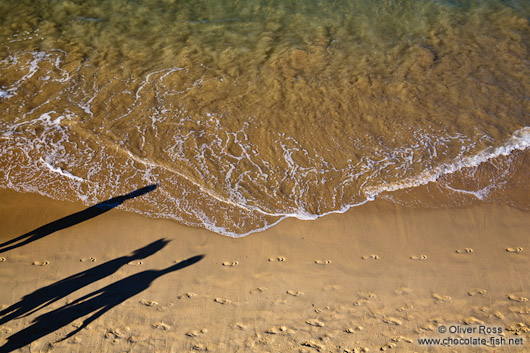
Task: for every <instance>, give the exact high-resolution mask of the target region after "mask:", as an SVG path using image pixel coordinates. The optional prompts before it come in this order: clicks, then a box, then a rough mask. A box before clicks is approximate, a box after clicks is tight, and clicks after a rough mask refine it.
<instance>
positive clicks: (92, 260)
mask: <svg viewBox="0 0 530 353" xmlns="http://www.w3.org/2000/svg"><path fill="white" fill-rule="evenodd" d="M79 261H80V262H87V261H88V262H96V258H95V257H89V258H86V257H84V258H82V259H79Z"/></svg>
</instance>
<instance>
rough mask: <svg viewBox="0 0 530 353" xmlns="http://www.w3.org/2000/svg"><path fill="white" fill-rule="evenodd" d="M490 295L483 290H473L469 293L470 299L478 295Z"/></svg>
mask: <svg viewBox="0 0 530 353" xmlns="http://www.w3.org/2000/svg"><path fill="white" fill-rule="evenodd" d="M486 293H488V291H487V290H485V289H482V288H475V289H472V290H470V291H469V292H467V295H469V296H470V297H472V296H474V295H477V294H480V295H484V294H486Z"/></svg>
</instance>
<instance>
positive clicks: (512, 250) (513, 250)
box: [506, 246, 523, 253]
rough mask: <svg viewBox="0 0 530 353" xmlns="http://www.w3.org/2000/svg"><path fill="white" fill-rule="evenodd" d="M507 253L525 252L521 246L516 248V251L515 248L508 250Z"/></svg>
mask: <svg viewBox="0 0 530 353" xmlns="http://www.w3.org/2000/svg"><path fill="white" fill-rule="evenodd" d="M506 251H507V252H514V253H520V252H522V251H523V248H521V247H520V246H518V247H516V248H515V249H514V248H506Z"/></svg>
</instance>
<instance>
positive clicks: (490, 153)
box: [364, 127, 530, 198]
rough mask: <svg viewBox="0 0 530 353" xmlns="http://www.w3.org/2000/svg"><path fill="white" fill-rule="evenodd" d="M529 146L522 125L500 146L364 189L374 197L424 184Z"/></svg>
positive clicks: (529, 135)
mask: <svg viewBox="0 0 530 353" xmlns="http://www.w3.org/2000/svg"><path fill="white" fill-rule="evenodd" d="M529 146H530V127H524V128H522V129H519V130H517V131H515V132H514V133H513V134H512V136H511V137H510V138H509V139H508V140H507V141H506V142H505V143H504V144H502V145H501V146H498V147H489V148H486V149H484V150H482V151H480V152H479V153H477V154H475V155H473V156H466V157H463V158H461V159H458V160H456V161H453V162H451V163H445V164H442V165H440V166H437V167H435V168H433V169H431V170H427V171H424V172H423V173H421V174H420V175H418V176H416V177H413V178H407V179H404V180H402V181H400V182H397V183H392V184H380V185H376V186H373V187H366V188H365V189H364V191H365V193H366V194H367V195H368V196H370V197H374V198H375V197H376V196H377V195H379V194H380V193H382V192H385V191H397V190H402V189H408V188H412V187H417V186H420V185H425V184H428V183H431V182H434V181H436V180H438V179H439V178H440V177H441V176H443V175H446V174H452V173H455V172H457V171H459V170H462V169H464V168H472V167H477V166H479V165H480V164H482V163H484V162H486V161H488V160H490V159H493V158H496V157H499V156H507V155H509V154H510V153H511V152H513V151H515V150H525V149H527V148H528V147H529Z"/></svg>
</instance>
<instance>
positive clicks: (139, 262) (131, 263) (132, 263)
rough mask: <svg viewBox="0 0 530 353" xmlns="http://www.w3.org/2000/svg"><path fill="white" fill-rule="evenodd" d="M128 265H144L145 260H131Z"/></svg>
mask: <svg viewBox="0 0 530 353" xmlns="http://www.w3.org/2000/svg"><path fill="white" fill-rule="evenodd" d="M127 265H131V266H139V265H143V262H142V261H131V262H129V263H128V264H127Z"/></svg>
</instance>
